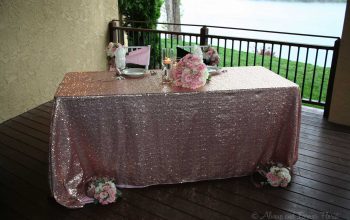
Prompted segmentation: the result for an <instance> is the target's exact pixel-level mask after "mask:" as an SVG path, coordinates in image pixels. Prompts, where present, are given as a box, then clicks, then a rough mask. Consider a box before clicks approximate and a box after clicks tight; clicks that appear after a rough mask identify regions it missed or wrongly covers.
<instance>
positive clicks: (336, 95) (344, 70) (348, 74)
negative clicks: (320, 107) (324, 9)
mask: <svg viewBox="0 0 350 220" xmlns="http://www.w3.org/2000/svg"><path fill="white" fill-rule="evenodd" d="M329 121H332V122H335V123H338V124H344V125H349V126H350V3H349V2H348V3H347V8H346V15H345V21H344V29H343V35H342V40H341V45H340V51H339V59H338V65H337V71H336V75H335V80H334V90H333V96H332V103H331V108H330V114H329Z"/></svg>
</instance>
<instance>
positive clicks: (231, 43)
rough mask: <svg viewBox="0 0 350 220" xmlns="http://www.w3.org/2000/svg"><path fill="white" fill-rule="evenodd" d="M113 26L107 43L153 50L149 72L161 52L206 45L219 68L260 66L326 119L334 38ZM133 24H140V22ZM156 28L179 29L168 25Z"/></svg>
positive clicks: (334, 57)
mask: <svg viewBox="0 0 350 220" xmlns="http://www.w3.org/2000/svg"><path fill="white" fill-rule="evenodd" d="M117 22H118V21H115V20H114V21H111V22H110V24H109V27H110V40H111V41H114V42H115V41H119V42H121V43H123V44H124V43H126V42H125V41H126V40H128V44H129V45H130V46H134V45H152V47H153V48H154V50H153V51H152V58H151V65H150V67H151V68H158V67H159V66H160V62H161V61H160V59H159V58H160V56H161V55H160V53H161V48H175V47H176V46H178V45H182V46H186V45H195V44H197V45H208V44H210V45H211V46H213V47H215V48H216V49H217V51H218V53H219V54H220V57H221V60H220V66H222V67H227V66H256V65H259V66H264V67H266V68H268V69H270V70H271V71H273V72H275V73H277V74H279V75H281V76H283V77H285V78H287V79H289V80H291V81H293V82H295V83H297V84H298V85H299V87H300V91H301V96H302V101H303V102H304V103H308V104H312V105H317V106H321V107H324V108H325V113H324V116H325V117H328V112H329V106H330V102H331V97H332V90H333V81H334V75H335V69H336V63H337V56H338V50H339V45H340V38H338V37H333V36H320V35H308V34H296V33H288V32H275V31H266V30H253V29H243V28H230V27H219V26H202V25H190V24H181V25H185V26H197V27H198V26H200V27H201V29H200V33H189V32H171V31H165V30H153V29H144V28H131V27H122V26H118V25H117ZM129 22H130V21H129ZM133 22H139V23H142V21H133ZM143 23H144V22H143ZM159 24H167V25H169V24H170V25H180V24H172V23H159ZM209 27H211V28H224V29H234V30H244V31H254V32H266V33H274V34H288V35H298V36H305V37H315V38H329V39H331V40H334V44H333V45H331V46H325V45H317V44H307V43H296V42H285V41H279V40H264V39H258V38H256V39H253V38H243V37H233V36H221V35H210V34H209V33H208V28H209Z"/></svg>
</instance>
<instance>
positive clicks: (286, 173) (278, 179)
mask: <svg viewBox="0 0 350 220" xmlns="http://www.w3.org/2000/svg"><path fill="white" fill-rule="evenodd" d="M257 172H258V174H260V176H261V177H262V178H263V180H261V181H260V182H259V183H256V182H254V184H255V185H256V186H257V187H262V186H264V185H271V186H273V187H287V186H288V184H289V183H290V181H291V179H292V177H291V170H290V168H289V167H285V166H283V164H281V163H273V162H270V163H268V164H267V165H266V166H262V165H261V166H258V167H257Z"/></svg>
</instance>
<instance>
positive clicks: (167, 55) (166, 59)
mask: <svg viewBox="0 0 350 220" xmlns="http://www.w3.org/2000/svg"><path fill="white" fill-rule="evenodd" d="M174 61H175V54H174V49H173V48H162V71H163V76H162V77H163V81H165V82H169V81H170V80H171V76H170V70H171V67H172V64H173V62H174Z"/></svg>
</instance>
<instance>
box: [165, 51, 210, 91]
mask: <svg viewBox="0 0 350 220" xmlns="http://www.w3.org/2000/svg"><path fill="white" fill-rule="evenodd" d="M171 77H172V79H173V84H174V85H175V86H181V87H185V88H190V89H196V88H199V87H202V86H204V85H205V84H206V82H207V80H208V77H209V73H208V69H207V66H206V65H205V64H204V63H203V60H202V59H201V58H200V57H198V56H196V55H193V54H187V55H186V56H185V57H183V58H182V59H181V60H180V61H179V62H178V63H177V64H176V66H174V67H173V68H172V70H171Z"/></svg>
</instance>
